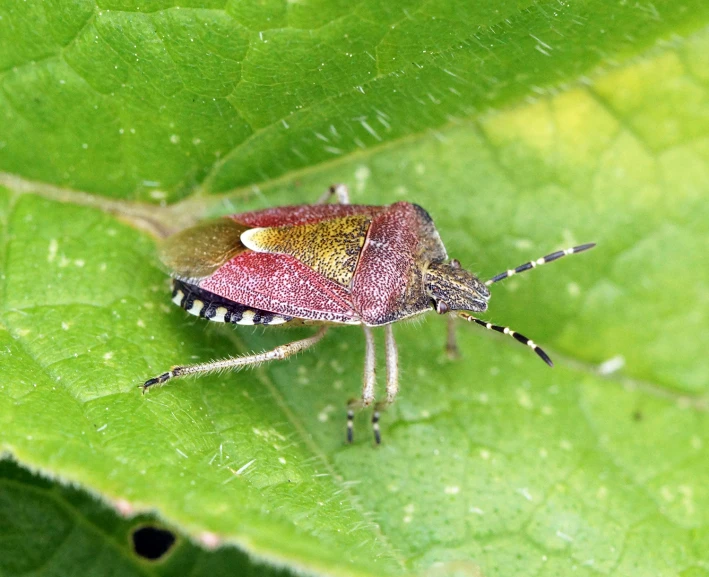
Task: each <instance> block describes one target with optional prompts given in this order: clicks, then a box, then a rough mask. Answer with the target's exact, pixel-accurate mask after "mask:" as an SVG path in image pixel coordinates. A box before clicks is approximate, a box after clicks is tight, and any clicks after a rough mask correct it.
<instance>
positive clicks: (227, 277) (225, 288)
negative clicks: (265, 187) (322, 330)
mask: <svg viewBox="0 0 709 577" xmlns="http://www.w3.org/2000/svg"><path fill="white" fill-rule="evenodd" d="M239 216H240V215H239ZM199 287H200V288H203V289H205V290H208V291H210V292H213V293H215V294H218V295H219V296H222V297H224V298H227V299H229V300H231V301H234V302H237V303H240V304H243V305H246V306H249V307H254V308H257V309H261V310H266V311H269V312H273V313H277V314H282V315H288V316H291V317H297V318H304V319H310V320H321V321H333V322H341V323H346V322H350V321H357V320H358V318H359V315H357V313H356V312H355V311H354V310H353V308H352V305H351V297H350V295H349V294H348V293H347V291H346V290H345V289H344V288H342V287H341V286H340V285H338V284H336V283H334V282H332V281H330V280H328V279H326V278H324V277H323V276H321V275H319V274H317V273H316V272H314V271H313V270H312V269H311V268H309V267H307V266H306V265H304V264H303V263H301V262H300V261H299V260H297V259H295V258H293V257H292V256H288V255H283V254H270V253H262V252H251V251H246V252H243V253H241V254H238V255H237V256H235V257H234V258H233V259H231V260H230V261H229V262H227V263H226V264H225V265H224V266H222V267H221V268H219V269H218V270H217V271H216V272H215V273H214V274H212V275H211V276H209V277H207V278H206V279H204V280H202V281H201V282H200V283H199Z"/></svg>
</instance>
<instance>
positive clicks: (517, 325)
mask: <svg viewBox="0 0 709 577" xmlns="http://www.w3.org/2000/svg"><path fill="white" fill-rule="evenodd" d="M142 4H143V5H145V3H142ZM379 4H380V3H378V2H373V1H372V2H366V1H365V2H361V3H358V4H356V5H353V4H352V3H344V2H343V3H338V2H308V3H299V2H296V3H283V4H281V3H277V2H269V3H257V2H248V1H245V2H230V3H228V4H227V5H226V7H224V6H223V5H222V4H221V3H220V4H219V5H218V6H217V5H210V4H207V3H206V2H197V1H196V0H195V1H191V2H188V3H187V5H185V6H181V7H180V8H179V9H178V8H177V7H174V8H171V7H170V6H171V4H170V3H168V2H162V1H161V2H155V3H153V4H152V5H150V6H149V11H147V10H145V6H143V8H139V4H133V3H131V2H129V1H128V0H110V1H106V2H103V3H102V4H101V6H100V8H95V7H94V5H93V4H88V3H82V2H76V3H72V4H71V5H68V4H66V3H59V2H47V3H39V2H37V3H32V2H26V3H23V4H22V5H17V4H11V3H9V2H5V3H3V2H1V1H0V14H1V15H2V19H1V20H0V26H1V27H4V29H3V31H1V32H0V39H1V40H0V43H3V44H0V58H1V59H2V60H1V61H0V68H2V69H4V70H5V72H4V73H2V74H3V75H2V77H1V78H0V80H1V82H2V90H1V91H0V168H1V169H2V170H4V171H5V173H4V174H3V175H2V181H1V182H2V183H4V185H5V188H3V189H2V193H0V219H1V220H0V222H2V236H1V238H0V242H2V250H0V267H1V270H2V281H3V282H2V283H0V311H1V312H0V323H1V324H0V354H2V364H0V431H2V433H0V444H1V445H0V446H1V447H2V450H4V451H7V452H9V453H11V454H12V455H13V456H14V458H16V459H17V460H18V461H19V462H21V463H23V464H25V465H27V466H29V467H31V468H33V469H38V470H41V471H43V472H44V473H46V474H48V475H52V476H55V477H58V478H60V479H62V480H64V481H69V482H72V483H78V484H80V485H81V486H83V487H85V488H87V489H88V490H90V491H91V492H92V493H95V494H99V495H101V496H102V497H103V498H104V499H105V500H107V501H108V502H110V503H113V504H114V505H115V507H117V508H118V509H119V510H121V511H123V512H124V513H128V512H138V511H144V510H154V511H156V512H157V514H158V515H159V516H160V518H161V519H164V520H166V522H168V523H169V524H170V525H171V526H174V527H177V528H179V529H180V530H181V531H183V532H184V533H185V534H186V535H189V536H191V537H193V538H195V539H197V540H201V542H202V543H204V544H214V543H215V542H217V541H218V542H222V543H226V544H234V545H237V546H239V547H240V548H242V549H244V550H245V551H247V552H248V553H249V554H251V555H253V556H255V557H257V558H259V559H263V560H266V561H268V562H269V563H277V564H284V565H287V566H288V567H290V568H292V569H295V570H303V571H308V572H319V573H324V574H331V575H401V574H407V573H413V574H419V575H432V576H438V575H450V574H456V575H458V574H459V575H479V574H484V575H505V576H507V575H530V574H535V575H543V576H546V575H568V574H570V573H571V572H574V573H575V574H580V575H583V574H589V575H590V574H597V573H601V574H607V575H619V576H620V575H678V574H681V575H685V576H690V575H691V576H694V575H702V574H706V572H707V570H706V567H707V559H706V553H705V552H706V550H707V547H708V546H709V533H708V532H707V526H708V523H709V519H707V511H709V491H708V490H707V488H706V483H704V482H703V480H704V479H705V478H706V475H707V474H709V470H707V469H708V466H707V464H706V463H707V459H706V454H705V451H706V449H705V448H704V442H705V439H706V438H707V434H708V433H709V430H708V428H709V427H708V423H707V416H706V412H707V407H708V404H707V400H708V398H707V392H708V391H707V382H709V379H708V378H707V377H709V360H707V357H706V355H705V354H704V351H705V350H706V348H707V347H708V346H709V333H707V331H706V326H705V325H706V319H707V318H708V315H709V297H708V295H709V272H708V271H707V267H706V264H705V261H706V258H705V256H704V255H705V254H706V253H707V250H708V249H709V234H708V233H709V224H708V223H709V204H707V202H706V195H707V193H708V192H709V190H707V189H708V188H709V185H708V184H707V183H708V182H709V146H708V143H709V138H708V136H709V114H708V113H707V111H709V94H708V92H707V91H708V87H709V59H707V56H706V55H707V54H709V5H707V4H706V3H705V2H700V1H699V0H697V1H691V0H682V1H681V2H669V1H664V2H655V3H651V4H649V3H627V2H622V3H618V4H617V5H613V6H612V7H611V6H609V5H608V3H607V2H601V1H600V0H598V1H592V0H588V1H586V2H578V3H574V4H573V5H571V6H569V5H566V4H563V3H557V2H517V1H515V2H495V3H492V2H485V3H480V2H478V3H461V4H460V5H457V4H455V3H453V2H444V3H440V2H439V3H435V5H434V4H430V5H429V4H423V3H419V2H410V3H406V4H405V3H403V2H400V3H397V4H396V6H394V5H392V4H391V3H386V5H384V4H383V5H381V6H380V5H379ZM392 26H393V27H392ZM333 182H346V183H348V184H349V185H350V186H351V189H352V196H353V200H354V201H355V202H358V203H380V204H385V203H390V202H393V201H395V200H409V201H411V202H417V203H419V204H421V205H422V206H424V207H426V209H427V210H428V211H429V212H430V213H431V214H432V216H433V218H434V220H435V222H436V224H437V227H438V229H439V231H440V232H441V235H442V238H443V240H444V242H445V243H446V246H447V247H448V250H449V253H450V254H451V255H452V256H454V257H456V258H458V259H459V260H460V261H461V262H462V263H463V265H464V266H466V267H467V268H469V269H470V270H472V271H474V272H475V273H478V274H480V276H481V277H482V278H489V277H490V276H492V275H494V274H496V273H498V272H500V271H502V270H506V269H508V268H510V267H513V266H516V265H517V264H520V263H522V262H525V261H527V260H529V259H530V258H536V257H539V256H541V255H543V254H545V253H547V252H551V251H552V250H555V249H558V248H565V247H567V246H571V245H573V244H576V243H581V242H587V241H597V242H598V243H599V246H598V248H596V249H595V250H594V251H593V252H590V253H587V254H584V255H580V256H576V257H573V258H569V259H564V260H563V261H560V262H559V263H557V264H554V265H553V266H550V267H545V268H544V269H542V270H538V271H535V272H533V273H529V274H527V275H524V276H521V277H515V278H512V279H509V280H507V281H505V282H504V283H501V284H500V285H495V286H494V287H493V299H492V301H491V309H490V313H489V314H488V315H486V317H485V318H487V319H488V320H490V321H491V322H497V323H499V324H505V325H509V326H511V327H512V328H513V329H515V330H519V331H521V332H522V333H523V334H525V335H527V336H530V337H532V338H533V339H534V340H535V342H537V343H540V344H541V345H543V346H544V347H545V349H547V350H548V352H549V353H550V354H551V356H552V357H553V358H554V359H555V361H556V366H555V368H554V369H553V370H549V369H548V367H546V366H544V364H543V363H541V362H540V361H539V359H537V358H536V357H535V355H533V354H532V353H531V352H530V351H529V350H528V349H526V348H523V347H521V346H519V345H518V344H516V343H515V342H514V341H513V340H512V339H509V338H508V337H504V336H500V335H491V334H489V333H486V332H485V331H482V330H478V327H474V326H472V325H466V326H460V327H458V329H459V330H458V332H459V337H460V347H461V350H462V352H463V358H462V359H461V360H457V361H450V360H448V359H447V358H446V356H445V354H444V348H443V340H444V335H445V324H444V323H443V322H441V320H440V319H438V318H430V319H428V320H427V321H425V322H426V324H425V326H421V323H409V324H401V325H397V326H396V328H395V333H396V336H397V341H398V344H399V351H400V357H401V358H400V360H401V372H402V391H401V395H400V399H399V400H398V402H397V403H396V404H395V405H394V406H392V407H391V408H390V409H389V410H388V411H387V412H386V413H385V414H384V415H383V419H382V430H383V436H384V443H383V445H382V446H381V447H378V448H374V447H373V446H372V445H373V443H372V441H371V431H370V429H369V426H368V422H367V421H368V418H369V415H368V414H367V413H366V412H362V413H361V414H359V415H358V417H357V421H356V442H355V444H354V445H353V446H347V445H345V444H344V442H343V441H344V425H345V423H344V412H345V411H344V408H345V402H346V400H347V399H349V398H351V397H355V396H356V395H357V394H358V389H359V387H360V382H361V371H362V358H363V343H362V338H361V334H360V332H359V330H358V329H356V328H352V327H349V328H348V327H342V328H335V329H333V330H332V331H331V332H330V334H329V336H328V337H327V338H326V339H325V340H324V341H323V342H322V343H321V344H320V345H319V346H318V348H317V349H315V350H314V351H312V352H309V353H307V354H304V355H302V356H300V357H299V358H298V359H296V360H292V361H289V362H286V363H281V364H273V365H270V366H264V367H261V368H259V369H258V370H254V371H244V372H241V373H236V374H224V375H218V376H211V377H208V378H203V379H199V380H191V381H183V382H180V381H176V382H174V383H170V384H169V385H168V386H165V387H163V388H161V389H158V390H156V391H154V392H151V393H150V394H149V395H146V396H142V395H140V393H139V391H138V389H137V388H136V386H137V385H138V384H139V383H141V382H142V381H143V380H145V379H146V378H148V377H151V376H154V375H155V374H158V373H160V372H162V371H164V370H166V369H167V368H169V366H171V365H173V364H176V363H185V362H198V361H204V360H208V359H211V358H218V357H222V356H228V355H233V354H240V353H245V352H247V351H250V350H254V349H255V350H262V349H265V348H272V347H274V346H276V345H277V344H280V343H284V342H286V341H287V340H291V339H295V338H300V337H303V336H305V335H307V334H310V331H309V330H307V329H297V330H295V329H294V330H290V331H273V332H272V331H267V332H263V331H251V330H249V329H244V328H238V329H237V328H234V327H225V326H212V324H210V323H206V322H204V321H200V320H198V319H193V318H192V317H188V316H187V315H186V314H185V313H184V311H182V310H180V309H179V308H178V307H175V306H174V305H172V304H171V303H170V300H169V286H168V282H167V278H166V274H165V273H164V272H163V271H162V270H161V268H160V265H159V263H158V260H157V257H156V251H155V242H154V237H153V236H151V234H150V232H163V231H166V230H173V229H175V228H178V227H179V226H181V225H182V224H184V223H187V222H190V221H193V220H195V219H196V218H199V217H201V216H203V215H205V214H218V213H225V212H240V211H245V210H251V209H255V208H262V207H265V206H275V205H278V204H286V203H291V204H292V203H306V202H312V201H313V200H314V199H315V198H317V197H318V196H319V195H320V193H321V192H322V191H323V190H324V189H325V187H326V186H327V185H329V184H331V183H333ZM225 191H229V192H228V194H221V193H224V192H225ZM151 199H152V200H170V201H173V200H178V199H183V200H182V201H181V202H177V203H175V204H173V205H171V206H151V205H148V204H143V203H140V202H135V201H136V200H143V201H145V200H151ZM434 316H435V315H434ZM379 344H380V346H381V342H380V343H379ZM380 364H381V363H380ZM380 372H381V373H383V366H382V370H381V371H380ZM381 380H382V379H381V378H380V381H381ZM37 507H40V505H39V504H38V505H37ZM96 526H99V527H100V523H99V524H96Z"/></svg>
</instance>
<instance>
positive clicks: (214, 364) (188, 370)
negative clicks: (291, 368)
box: [140, 326, 327, 393]
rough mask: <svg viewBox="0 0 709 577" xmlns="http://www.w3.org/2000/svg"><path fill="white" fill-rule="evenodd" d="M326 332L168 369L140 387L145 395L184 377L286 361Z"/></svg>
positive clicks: (322, 329)
mask: <svg viewBox="0 0 709 577" xmlns="http://www.w3.org/2000/svg"><path fill="white" fill-rule="evenodd" d="M326 332H327V326H324V327H322V328H321V329H320V330H319V331H318V332H317V333H315V334H314V335H313V336H312V337H308V338H305V339H302V340H299V341H293V342H292V343H287V344H285V345H281V346H278V347H276V348H275V349H272V350H270V351H265V352H263V353H254V354H252V355H244V356H243V357H231V358H228V359H221V360H219V361H210V362H208V363H199V364H196V365H186V366H177V367H172V369H170V370H169V371H167V372H166V373H163V374H162V375H159V376H157V377H155V378H153V379H148V380H147V381H145V382H144V383H143V384H142V385H140V386H141V387H142V389H143V393H145V391H147V390H148V389H149V388H150V387H152V386H154V385H162V384H163V383H165V382H167V381H169V380H170V379H174V378H176V377H185V376H188V375H196V374H203V373H211V372H214V371H221V370H228V369H238V368H240V367H245V366H251V365H259V364H261V363H265V362H268V361H276V360H282V359H287V358H288V357H290V356H292V355H295V354H297V353H299V352H301V351H304V350H306V349H309V348H310V347H312V346H314V345H316V344H317V343H319V342H320V341H321V340H322V338H323V337H324V336H325V333H326Z"/></svg>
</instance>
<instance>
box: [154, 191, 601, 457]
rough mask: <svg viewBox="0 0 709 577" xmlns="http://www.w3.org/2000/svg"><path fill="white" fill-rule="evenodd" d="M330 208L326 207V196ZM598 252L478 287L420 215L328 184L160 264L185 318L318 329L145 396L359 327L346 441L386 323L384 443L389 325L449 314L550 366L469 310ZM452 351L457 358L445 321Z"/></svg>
mask: <svg viewBox="0 0 709 577" xmlns="http://www.w3.org/2000/svg"><path fill="white" fill-rule="evenodd" d="M333 196H334V197H336V199H337V201H338V202H337V203H336V204H327V202H328V199H329V198H330V197H333ZM593 246H595V245H594V244H593V243H589V244H583V245H580V246H576V247H573V248H569V249H566V250H562V251H557V252H553V253H551V254H549V255H547V256H545V257H542V258H539V259H537V260H533V261H529V262H527V263H525V264H523V265H521V266H518V267H517V268H515V269H510V270H507V271H505V272H503V273H500V274H498V275H496V276H494V277H492V278H491V279H490V280H488V281H487V282H483V281H481V280H480V279H478V278H477V277H476V276H474V275H473V274H471V273H470V272H468V271H466V270H465V269H463V268H462V267H461V266H460V263H459V262H458V261H457V260H455V259H453V260H449V259H448V254H447V252H446V249H445V247H444V246H443V243H442V242H441V237H440V236H439V234H438V231H437V230H436V227H435V225H434V224H433V220H432V219H431V217H430V216H429V215H428V213H427V212H426V211H425V210H424V209H423V208H421V207H420V206H418V205H416V204H411V203H409V202H397V203H394V204H391V205H389V206H370V205H353V204H350V203H349V193H348V191H347V188H345V187H344V186H343V185H338V186H332V187H330V189H329V190H328V191H327V192H326V193H325V195H323V197H322V198H321V199H320V200H319V201H318V202H317V203H316V204H312V205H300V206H283V207H278V208H269V209H265V210H259V211H255V212H246V213H242V214H235V215H231V216H226V217H222V218H218V219H216V220H211V221H207V222H204V223H201V224H198V225H197V226H194V227H192V228H188V229H186V230H183V231H182V232H179V233H177V234H175V235H173V236H171V237H170V238H168V239H167V240H166V242H165V244H164V246H163V248H162V253H161V257H162V260H163V262H164V263H165V265H166V266H167V267H168V268H169V269H170V270H171V272H172V276H173V293H172V300H173V302H174V303H175V304H177V305H179V306H181V307H182V308H184V309H185V310H186V311H187V312H188V313H190V314H193V315H196V316H199V317H202V318H205V319H208V320H211V321H216V322H222V323H234V324H239V325H264V326H271V325H316V326H318V327H319V329H318V331H317V332H316V333H315V334H313V335H312V336H310V337H307V338H305V339H302V340H298V341H293V342H290V343H287V344H284V345H281V346H279V347H276V348H275V349H273V350H271V351H266V352H263V353H257V354H251V355H246V356H242V357H235V358H228V359H223V360H220V361H212V362H208V363H200V364H196V365H185V366H175V367H172V369H170V370H169V371H167V372H165V373H163V374H161V375H159V376H157V377H155V378H153V379H149V380H147V381H146V382H145V383H143V384H142V385H141V387H142V389H143V392H145V391H147V390H148V389H149V388H150V387H152V386H154V385H158V384H163V383H165V382H166V381H168V380H170V379H173V378H175V377H182V376H187V375H198V374H204V373H209V372H213V371H220V370H222V369H234V368H238V367H243V366H248V365H256V364H259V363H262V362H265V361H272V360H277V359H285V358H288V357H290V356H291V355H294V354H296V353H298V352H300V351H304V350H306V349H308V348H310V347H312V346H314V345H315V344H317V343H318V342H319V341H320V340H322V338H323V337H324V336H325V334H326V332H327V330H328V328H329V327H330V326H333V325H360V326H361V327H362V328H363V330H364V337H365V342H366V349H365V359H364V382H363V386H362V396H361V399H359V400H357V401H350V402H349V404H348V410H347V440H348V442H351V441H352V438H353V422H354V411H355V409H356V408H358V407H367V406H369V405H371V404H372V403H374V400H375V351H374V337H373V333H372V329H373V328H374V327H379V326H382V327H384V336H385V353H386V373H387V374H386V397H385V399H384V400H383V401H381V402H379V403H376V404H375V408H374V411H373V414H372V427H373V429H374V438H375V441H376V442H377V443H380V441H381V436H380V431H379V412H380V410H382V409H383V408H385V407H386V406H388V405H390V404H391V403H393V402H394V400H395V399H396V395H397V392H398V390H399V379H398V353H397V348H396V341H395V340H394V333H393V332H392V324H393V323H395V322H397V321H400V320H403V319H407V318H410V317H413V316H416V315H420V314H423V313H425V312H429V311H431V310H433V311H436V312H437V313H438V314H446V313H452V314H451V315H450V316H449V323H452V320H453V318H455V317H457V318H462V319H465V320H467V321H470V322H473V323H476V324H478V325H480V326H483V327H485V328H487V329H490V330H494V331H498V332H501V333H504V334H506V335H509V336H511V337H513V338H514V339H515V340H517V341H519V342H520V343H522V344H524V345H527V346H528V347H530V348H531V349H532V350H533V351H534V352H535V353H537V355H539V356H540V357H541V358H542V359H543V360H544V362H546V363H547V364H548V365H549V366H552V362H551V359H550V358H549V356H548V355H547V354H546V353H545V352H544V351H543V350H542V349H541V348H540V347H539V346H538V345H536V344H535V343H534V342H533V341H531V340H530V339H528V338H527V337H525V336H523V335H521V334H520V333H518V332H515V331H513V330H511V329H509V328H507V327H501V326H497V325H493V324H491V323H487V322H485V321H482V320H480V319H478V318H476V317H474V316H473V315H472V314H470V313H475V312H482V311H485V310H487V303H488V300H489V299H490V291H489V290H488V287H489V286H490V285H491V284H493V283H496V282H498V281H501V280H503V279H505V278H507V277H509V276H512V275H514V274H518V273H521V272H524V271H526V270H530V269H532V268H535V267H536V266H539V265H542V264H546V263H548V262H551V261H554V260H557V259H559V258H561V257H563V256H565V255H570V254H575V253H578V252H582V251H584V250H588V249H590V248H592V247H593ZM447 348H448V352H449V354H451V356H453V355H455V354H456V352H457V346H456V343H455V332H454V331H453V326H452V324H449V330H448V344H447Z"/></svg>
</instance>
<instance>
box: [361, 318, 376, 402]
mask: <svg viewBox="0 0 709 577" xmlns="http://www.w3.org/2000/svg"><path fill="white" fill-rule="evenodd" d="M362 328H363V329H364V340H365V352H364V380H363V382H362V405H363V406H365V407H368V406H369V405H371V404H372V401H373V400H374V385H375V382H376V373H375V371H376V363H375V358H374V333H373V332H372V329H371V327H367V326H365V327H362Z"/></svg>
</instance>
